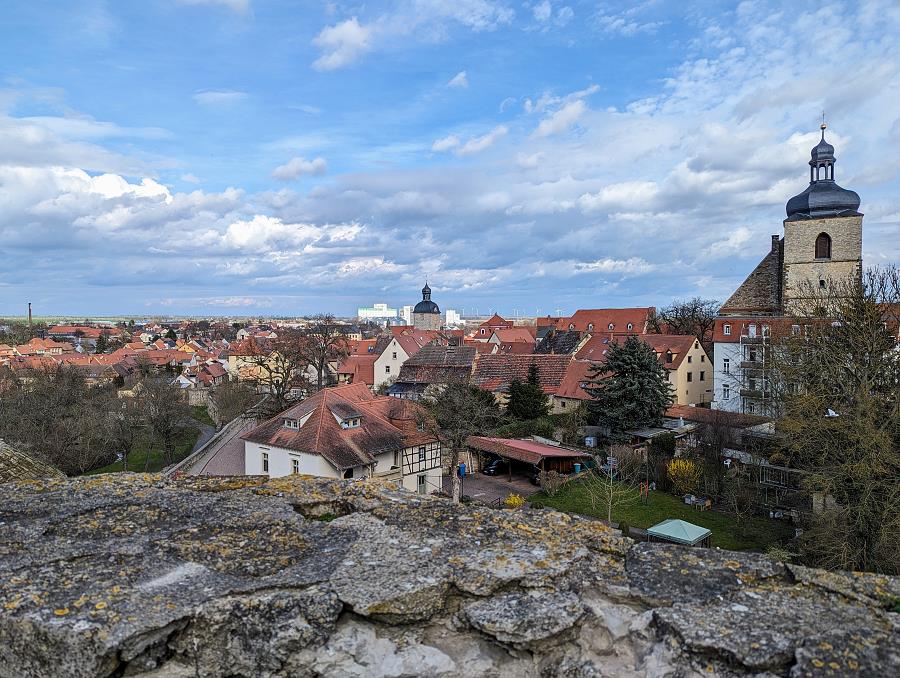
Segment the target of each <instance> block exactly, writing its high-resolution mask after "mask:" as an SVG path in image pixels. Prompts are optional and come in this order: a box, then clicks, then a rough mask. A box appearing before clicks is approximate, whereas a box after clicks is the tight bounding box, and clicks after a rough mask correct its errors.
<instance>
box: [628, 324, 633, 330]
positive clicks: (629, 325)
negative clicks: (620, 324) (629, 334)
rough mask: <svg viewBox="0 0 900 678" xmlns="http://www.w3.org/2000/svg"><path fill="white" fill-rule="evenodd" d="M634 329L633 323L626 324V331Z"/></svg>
mask: <svg viewBox="0 0 900 678" xmlns="http://www.w3.org/2000/svg"><path fill="white" fill-rule="evenodd" d="M633 329H634V323H628V330H629V331H631V330H633Z"/></svg>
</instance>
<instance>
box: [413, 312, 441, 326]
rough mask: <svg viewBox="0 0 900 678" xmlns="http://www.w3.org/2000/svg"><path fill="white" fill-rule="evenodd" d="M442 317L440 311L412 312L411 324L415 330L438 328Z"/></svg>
mask: <svg viewBox="0 0 900 678" xmlns="http://www.w3.org/2000/svg"><path fill="white" fill-rule="evenodd" d="M442 317H443V316H442V315H441V314H440V313H413V314H412V324H413V327H415V328H416V329H417V330H439V329H441V318H442Z"/></svg>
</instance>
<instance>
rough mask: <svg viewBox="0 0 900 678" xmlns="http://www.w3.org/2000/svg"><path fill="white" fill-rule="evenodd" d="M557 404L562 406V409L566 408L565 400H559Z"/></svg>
mask: <svg viewBox="0 0 900 678" xmlns="http://www.w3.org/2000/svg"><path fill="white" fill-rule="evenodd" d="M559 406H560V407H562V408H563V409H566V401H565V400H563V401H561V402H560V403H559Z"/></svg>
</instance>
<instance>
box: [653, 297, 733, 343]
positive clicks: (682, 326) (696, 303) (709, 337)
mask: <svg viewBox="0 0 900 678" xmlns="http://www.w3.org/2000/svg"><path fill="white" fill-rule="evenodd" d="M719 306H721V304H720V303H719V302H718V301H717V300H715V299H701V298H700V297H694V298H693V299H676V300H674V301H673V302H672V303H671V304H669V305H668V306H665V307H663V308H661V309H660V310H659V311H658V312H657V313H656V314H655V315H654V316H653V317H652V318H651V319H650V327H651V329H653V331H655V332H657V333H662V332H665V333H666V334H687V335H690V336H692V337H697V338H698V339H699V340H700V343H701V344H703V348H704V349H706V352H707V353H709V354H710V355H712V347H713V326H714V325H715V322H716V317H717V316H718V314H719Z"/></svg>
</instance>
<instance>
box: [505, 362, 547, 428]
mask: <svg viewBox="0 0 900 678" xmlns="http://www.w3.org/2000/svg"><path fill="white" fill-rule="evenodd" d="M549 409H550V402H549V398H548V397H547V394H546V393H544V391H543V389H541V382H540V376H539V374H538V368H537V364H536V363H534V362H533V361H532V363H531V365H530V366H529V368H528V378H527V379H526V380H525V381H522V380H521V379H513V380H512V381H511V382H510V384H509V401H508V403H507V405H506V413H507V414H508V415H509V416H511V417H513V418H515V419H518V420H520V421H526V420H529V419H538V418H540V417H543V416H545V415H546V414H547V412H548V411H549Z"/></svg>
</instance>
